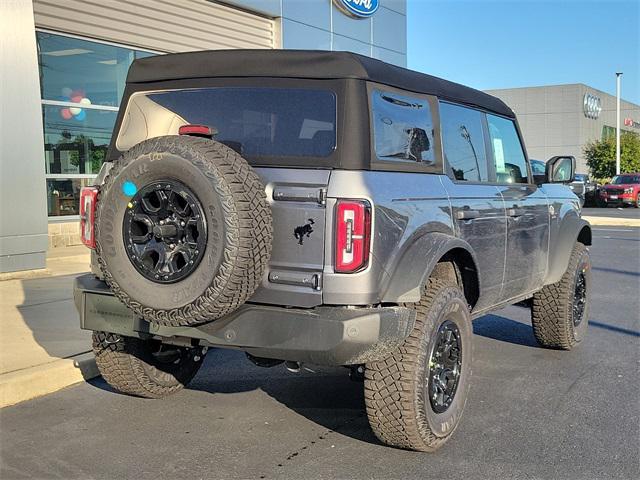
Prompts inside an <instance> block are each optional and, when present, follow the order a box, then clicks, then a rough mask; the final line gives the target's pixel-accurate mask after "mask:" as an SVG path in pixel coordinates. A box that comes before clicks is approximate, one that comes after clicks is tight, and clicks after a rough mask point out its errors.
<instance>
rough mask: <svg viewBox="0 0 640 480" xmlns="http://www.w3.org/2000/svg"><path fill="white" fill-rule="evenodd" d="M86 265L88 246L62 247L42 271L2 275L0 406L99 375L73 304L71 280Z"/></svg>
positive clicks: (49, 259)
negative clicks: (8, 276) (9, 275)
mask: <svg viewBox="0 0 640 480" xmlns="http://www.w3.org/2000/svg"><path fill="white" fill-rule="evenodd" d="M88 269H89V251H88V250H87V249H86V247H84V246H78V247H66V248H60V249H56V250H53V251H51V252H50V254H49V255H48V258H47V268H46V269H45V270H38V271H32V272H24V273H17V274H11V277H10V278H9V279H4V280H2V279H0V280H1V281H0V319H1V320H0V407H4V406H7V405H12V404H15V403H18V402H22V401H24V400H28V399H31V398H34V397H37V396H40V395H45V394H47V393H51V392H54V391H56V390H59V389H60V388H64V387H66V386H68V385H71V384H73V383H76V382H80V381H82V380H84V379H88V378H93V377H95V376H97V375H98V371H97V368H96V366H95V361H94V359H93V354H92V353H91V351H90V350H91V334H90V333H89V332H85V331H82V330H80V327H79V321H78V314H77V312H76V310H75V307H74V305H73V291H72V288H73V279H74V278H75V277H76V276H77V275H79V274H81V273H84V272H86V271H88ZM4 278H6V277H4Z"/></svg>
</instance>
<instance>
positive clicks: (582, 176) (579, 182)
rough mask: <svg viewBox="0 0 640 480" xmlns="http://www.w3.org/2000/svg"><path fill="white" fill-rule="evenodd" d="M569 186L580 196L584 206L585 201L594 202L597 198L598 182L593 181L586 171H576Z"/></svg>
mask: <svg viewBox="0 0 640 480" xmlns="http://www.w3.org/2000/svg"><path fill="white" fill-rule="evenodd" d="M569 188H570V189H571V190H573V193H575V194H576V195H577V196H578V198H579V199H580V204H581V206H584V204H585V202H589V203H594V202H595V201H596V200H597V191H598V189H597V184H596V183H594V182H592V181H591V180H590V179H589V175H587V174H586V173H576V175H575V179H574V180H573V182H571V184H570V185H569Z"/></svg>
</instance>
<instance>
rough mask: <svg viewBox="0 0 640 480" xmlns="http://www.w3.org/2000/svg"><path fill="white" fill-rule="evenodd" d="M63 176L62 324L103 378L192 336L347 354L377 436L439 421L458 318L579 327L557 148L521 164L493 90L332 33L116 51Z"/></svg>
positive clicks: (460, 372)
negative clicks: (86, 180) (507, 313)
mask: <svg viewBox="0 0 640 480" xmlns="http://www.w3.org/2000/svg"><path fill="white" fill-rule="evenodd" d="M107 157H108V158H107V161H106V162H105V163H104V166H103V168H102V170H101V172H100V175H99V176H98V179H97V181H96V183H95V186H94V187H90V188H86V189H84V190H83V192H82V196H81V205H80V209H81V218H82V220H81V228H82V238H83V242H85V243H86V244H87V245H88V246H89V247H91V248H92V249H93V253H92V274H89V275H86V276H82V277H79V278H78V279H77V282H76V286H75V299H76V305H77V308H78V311H79V312H80V320H81V327H82V328H83V329H87V330H91V331H93V332H94V333H93V350H94V352H95V356H96V361H97V364H98V367H99V369H100V371H101V373H102V375H103V377H104V378H105V379H106V381H107V382H109V384H111V385H112V386H113V387H114V388H115V389H117V390H119V391H120V392H124V393H128V394H132V395H138V396H142V397H154V398H157V397H163V396H166V395H168V394H171V393H174V392H176V391H177V390H179V389H180V388H182V387H183V386H184V385H186V384H187V383H188V382H189V381H190V380H191V379H192V378H193V377H194V375H195V374H196V372H197V371H198V369H199V368H200V366H201V365H202V361H203V358H204V356H205V354H206V352H207V348H209V347H212V346H213V347H222V348H233V349H239V350H242V351H244V352H246V354H247V356H248V358H249V359H250V360H251V361H252V362H254V363H255V364H256V365H259V366H263V367H272V366H274V365H278V364H281V363H284V362H286V364H287V365H288V366H289V367H291V368H299V366H300V364H301V363H303V362H307V363H312V364H323V365H342V366H348V367H349V368H350V369H351V371H352V374H353V376H354V377H360V378H361V379H362V380H363V382H364V389H365V402H366V410H367V414H368V417H369V421H370V424H371V427H372V429H373V431H374V432H375V434H376V435H377V437H378V438H379V439H380V440H381V441H382V442H384V443H386V444H388V445H392V446H396V447H401V448H408V449H415V450H420V451H432V450H435V449H436V448H438V447H439V446H441V445H442V444H443V443H444V442H446V441H447V439H448V438H449V437H450V436H451V434H452V433H453V431H454V430H455V428H456V426H457V425H458V423H459V420H460V417H461V414H462V411H463V408H464V405H465V402H466V399H467V395H468V392H469V385H470V377H471V361H472V356H473V338H472V337H473V335H472V326H471V321H472V319H474V318H476V317H479V316H481V315H484V314H486V313H488V312H490V311H492V310H495V309H498V308H501V307H503V306H505V305H509V304H515V303H519V304H520V305H523V306H526V307H528V308H530V309H531V312H532V324H533V332H534V334H535V337H536V338H537V340H538V342H539V343H540V344H541V345H542V346H545V347H549V348H556V349H566V350H569V349H571V348H572V347H574V346H575V345H577V344H578V343H580V342H581V341H582V340H583V339H584V336H585V333H586V330H587V323H588V311H589V297H590V290H591V276H590V275H591V272H590V264H589V254H588V249H587V246H589V245H590V244H591V229H590V226H589V224H588V223H587V222H586V221H585V220H583V219H582V218H580V209H579V205H578V199H577V198H576V196H575V195H574V194H573V193H571V191H570V190H569V189H568V188H567V187H566V185H564V184H566V183H570V182H571V181H572V180H573V174H574V169H575V160H574V159H573V158H572V157H554V158H553V159H551V160H549V162H547V164H546V170H545V174H544V175H537V176H535V177H534V175H533V172H532V170H531V166H530V163H529V160H528V157H527V153H526V150H525V148H524V144H523V142H522V135H521V133H520V131H519V129H518V123H517V121H516V118H515V115H514V113H513V112H512V111H511V109H510V108H509V107H507V106H506V105H505V104H504V103H503V102H502V101H500V100H499V99H497V98H495V97H492V96H490V95H487V94H485V93H482V92H479V91H476V90H474V89H471V88H468V87H465V86H462V85H458V84H455V83H452V82H448V81H446V80H442V79H439V78H435V77H432V76H429V75H424V74H421V73H417V72H413V71H410V70H406V69H403V68H399V67H396V66H392V65H388V64H386V63H383V62H380V61H378V60H374V59H371V58H368V57H363V56H359V55H355V54H351V53H345V52H318V51H242V50H234V51H212V52H197V53H185V54H176V55H165V56H158V57H153V58H145V59H141V60H136V61H135V62H134V63H133V65H132V67H131V69H130V71H129V75H128V78H127V85H126V88H125V91H124V98H123V101H122V107H121V109H120V112H119V114H118V119H117V123H116V126H115V131H114V135H113V138H112V142H111V145H110V148H109V151H108V154H107Z"/></svg>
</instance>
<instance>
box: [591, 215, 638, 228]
mask: <svg viewBox="0 0 640 480" xmlns="http://www.w3.org/2000/svg"><path fill="white" fill-rule="evenodd" d="M582 218H584V219H585V220H587V221H588V222H589V223H590V224H591V225H594V226H601V227H605V226H606V227H640V219H638V218H621V217H601V216H597V217H596V216H588V215H583V216H582Z"/></svg>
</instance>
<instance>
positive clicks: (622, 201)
mask: <svg viewBox="0 0 640 480" xmlns="http://www.w3.org/2000/svg"><path fill="white" fill-rule="evenodd" d="M600 200H601V201H602V202H604V204H605V205H633V206H635V207H636V208H640V173H624V174H622V175H616V176H615V177H613V180H611V183H609V184H608V185H605V186H603V187H602V188H601V189H600Z"/></svg>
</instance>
